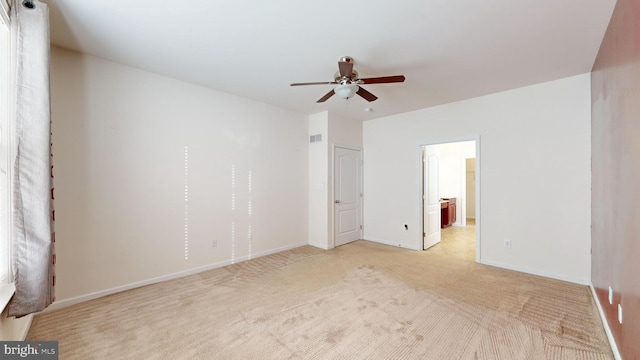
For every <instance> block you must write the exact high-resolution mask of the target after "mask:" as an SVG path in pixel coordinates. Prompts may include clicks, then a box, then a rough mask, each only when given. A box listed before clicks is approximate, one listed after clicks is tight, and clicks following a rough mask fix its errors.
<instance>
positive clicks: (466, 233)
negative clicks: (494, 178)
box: [419, 138, 480, 262]
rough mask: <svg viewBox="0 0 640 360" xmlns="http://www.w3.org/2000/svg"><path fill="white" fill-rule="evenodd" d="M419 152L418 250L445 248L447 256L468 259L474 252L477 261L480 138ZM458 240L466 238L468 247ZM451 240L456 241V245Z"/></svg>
mask: <svg viewBox="0 0 640 360" xmlns="http://www.w3.org/2000/svg"><path fill="white" fill-rule="evenodd" d="M420 152H421V155H422V156H421V161H420V162H421V171H420V174H421V180H422V186H421V191H420V194H419V196H420V198H421V199H422V226H423V232H422V239H420V240H421V248H423V249H425V250H427V249H432V250H430V251H444V250H443V249H445V248H446V249H449V250H446V252H447V253H449V254H454V255H455V252H456V251H460V253H461V254H462V253H464V254H467V255H469V256H471V257H473V254H474V253H475V261H476V262H480V221H479V220H480V196H479V194H480V191H479V187H480V176H479V175H480V172H479V171H480V166H479V164H480V159H479V155H480V143H479V138H475V139H469V140H466V139H463V140H454V141H443V142H434V143H431V144H425V145H421V146H420ZM434 159H435V161H434ZM434 164H435V165H434ZM434 209H437V210H439V211H438V213H434ZM434 218H435V219H437V220H436V221H434ZM467 221H468V222H469V223H468V224H467ZM435 234H437V236H436V235H435ZM460 237H465V238H464V239H463V240H465V241H466V243H467V244H468V245H467V248H464V247H461V244H464V243H465V241H460V240H461V239H460ZM451 239H455V246H454V245H452V244H454V242H452V241H450V240H451ZM445 243H446V244H445ZM436 244H440V245H438V246H434V245H436ZM467 255H464V257H469V256H467Z"/></svg>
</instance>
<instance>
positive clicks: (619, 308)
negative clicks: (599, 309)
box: [618, 304, 622, 324]
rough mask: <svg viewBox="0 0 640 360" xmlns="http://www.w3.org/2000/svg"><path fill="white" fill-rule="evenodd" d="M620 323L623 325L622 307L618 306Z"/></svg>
mask: <svg viewBox="0 0 640 360" xmlns="http://www.w3.org/2000/svg"><path fill="white" fill-rule="evenodd" d="M618 322H619V323H620V324H622V305H620V304H618Z"/></svg>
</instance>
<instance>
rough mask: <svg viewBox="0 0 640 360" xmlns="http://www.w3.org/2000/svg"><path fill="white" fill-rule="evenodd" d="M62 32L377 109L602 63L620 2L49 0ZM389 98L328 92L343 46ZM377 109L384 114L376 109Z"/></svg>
mask: <svg viewBox="0 0 640 360" xmlns="http://www.w3.org/2000/svg"><path fill="white" fill-rule="evenodd" d="M43 2H46V3H47V4H48V5H49V7H50V21H51V41H52V43H53V44H55V45H58V46H61V47H64V48H69V49H73V50H77V51H81V52H84V53H88V54H92V55H95V56H99V57H102V58H105V59H109V60H113V61H116V62H119V63H123V64H127V65H130V66H133V67H136V68H140V69H144V70H148V71H151V72H154V73H158V74H162V75H166V76H170V77H173V78H177V79H181V80H184V81H188V82H191V83H196V84H200V85H203V86H206V87H209V88H213V89H217V90H221V91H224V92H228V93H232V94H236V95H239V96H242V97H245V98H249V99H253V100H256V101H260V102H264V103H268V104H272V105H276V106H280V107H284V108H288V109H292V110H295V111H299V112H303V113H307V114H311V113H316V112H320V111H323V110H329V111H330V112H331V113H336V114H338V115H340V116H345V117H351V118H358V119H363V120H366V119H372V118H377V117H382V116H387V115H391V114H397V113H401V112H406V111H411V110H415V109H420V108H424V107H429V106H433V105H437V104H443V103H448V102H452V101H456V100H462V99H467V98H471V97H475V96H479V95H485V94H490V93H494V92H497V91H502V90H508V89H512V88H516V87H521V86H525V85H530V84H535V83H540V82H545V81H549V80H554V79H559V78H563V77H567V76H572V75H577V74H582V73H585V72H589V71H590V70H591V67H592V65H593V62H594V59H595V56H596V54H597V51H598V48H599V46H600V42H601V40H602V38H603V35H604V32H605V30H606V27H607V24H608V22H609V19H610V17H611V13H612V11H613V7H614V5H615V0H484V1H473V0H399V1H389V0H351V1H339V0H323V1H302V0H272V1H264V0H233V1H229V0H225V1H222V0H189V1H176V0H92V1H87V0H43ZM344 55H349V56H352V57H353V58H354V60H355V62H356V65H355V67H354V69H356V70H357V71H358V72H359V74H360V77H377V76H387V75H399V74H404V75H405V76H406V78H407V80H406V81H405V82H404V83H400V84H373V85H365V86H364V87H365V88H366V89H367V90H369V91H370V92H372V93H374V94H375V95H377V96H378V97H379V99H378V100H377V101H375V102H372V103H368V102H367V101H365V100H364V99H362V98H360V97H355V98H353V99H350V100H343V99H340V98H338V97H336V96H334V97H332V98H330V99H329V100H328V101H327V102H325V103H323V104H317V103H316V100H317V99H319V98H320V97H321V96H322V95H324V94H325V93H327V92H328V91H330V90H331V86H329V85H316V86H306V87H290V86H289V84H290V83H294V82H309V81H332V80H333V74H334V73H335V72H336V71H337V70H338V67H337V62H338V60H339V58H340V57H341V56H344ZM366 107H371V108H372V109H373V111H372V112H365V111H364V109H365V108H366Z"/></svg>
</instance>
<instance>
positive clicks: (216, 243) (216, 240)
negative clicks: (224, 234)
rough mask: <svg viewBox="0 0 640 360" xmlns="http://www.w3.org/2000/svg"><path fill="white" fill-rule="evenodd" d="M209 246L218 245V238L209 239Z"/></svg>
mask: <svg viewBox="0 0 640 360" xmlns="http://www.w3.org/2000/svg"><path fill="white" fill-rule="evenodd" d="M211 247H212V248H214V247H218V239H213V241H211Z"/></svg>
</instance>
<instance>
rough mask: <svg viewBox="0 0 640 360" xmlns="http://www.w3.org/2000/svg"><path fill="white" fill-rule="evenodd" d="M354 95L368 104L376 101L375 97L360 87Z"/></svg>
mask: <svg viewBox="0 0 640 360" xmlns="http://www.w3.org/2000/svg"><path fill="white" fill-rule="evenodd" d="M356 94H358V95H360V96H362V97H363V98H364V99H365V100H367V101H369V102H371V101H376V99H378V97H377V96H375V95H373V94H372V93H370V92H368V91H367V90H365V89H363V88H362V87H361V86H360V88H359V89H358V92H356Z"/></svg>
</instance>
